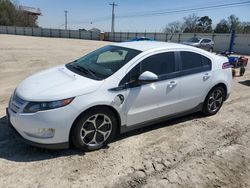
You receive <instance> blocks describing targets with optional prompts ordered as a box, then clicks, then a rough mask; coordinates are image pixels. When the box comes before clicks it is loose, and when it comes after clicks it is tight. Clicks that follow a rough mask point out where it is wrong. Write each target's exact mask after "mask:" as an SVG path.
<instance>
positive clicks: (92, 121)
mask: <svg viewBox="0 0 250 188" xmlns="http://www.w3.org/2000/svg"><path fill="white" fill-rule="evenodd" d="M111 131H112V122H111V119H110V118H109V117H108V116H107V115H105V114H95V115H93V116H91V117H89V118H88V119H87V120H86V121H85V122H84V123H83V124H82V128H81V131H80V138H81V140H82V141H83V142H84V144H86V145H87V146H92V147H95V146H99V145H101V144H102V143H104V142H105V141H106V140H107V139H108V137H109V136H110V133H111Z"/></svg>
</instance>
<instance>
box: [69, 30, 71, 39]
mask: <svg viewBox="0 0 250 188" xmlns="http://www.w3.org/2000/svg"><path fill="white" fill-rule="evenodd" d="M70 36H71V30H69V38H70Z"/></svg>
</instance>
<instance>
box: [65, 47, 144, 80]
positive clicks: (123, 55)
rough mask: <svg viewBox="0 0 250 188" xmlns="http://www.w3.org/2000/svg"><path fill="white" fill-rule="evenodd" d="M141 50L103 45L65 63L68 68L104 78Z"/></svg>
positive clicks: (92, 76) (93, 76) (89, 75)
mask: <svg viewBox="0 0 250 188" xmlns="http://www.w3.org/2000/svg"><path fill="white" fill-rule="evenodd" d="M139 53H141V51H139V50H135V49H130V48H124V47H120V46H112V45H110V46H105V47H102V48H99V49H97V50H95V51H93V52H91V53H89V54H87V55H85V56H83V57H81V58H80V59H77V60H75V61H74V62H72V63H69V64H67V65H66V67H67V68H69V69H70V70H72V71H74V72H76V73H81V75H83V76H85V75H86V76H88V77H91V78H95V79H96V78H98V79H105V78H107V77H109V76H110V75H112V74H114V73H115V72H116V71H117V70H119V69H120V68H121V67H122V66H124V65H125V64H126V63H127V62H129V61H130V60H131V59H133V58H134V57H135V56H137V55H138V54H139Z"/></svg>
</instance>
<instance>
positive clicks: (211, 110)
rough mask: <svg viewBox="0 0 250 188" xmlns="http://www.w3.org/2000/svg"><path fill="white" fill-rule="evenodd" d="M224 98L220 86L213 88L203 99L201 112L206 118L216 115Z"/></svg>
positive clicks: (223, 91) (222, 89) (223, 92)
mask: <svg viewBox="0 0 250 188" xmlns="http://www.w3.org/2000/svg"><path fill="white" fill-rule="evenodd" d="M224 97H225V90H224V88H223V87H221V86H216V87H214V88H213V89H212V90H211V91H210V92H209V93H208V95H207V97H206V99H205V102H204V104H203V110H202V112H203V113H204V114H205V115H208V116H210V115H214V114H216V113H217V112H218V111H219V110H220V108H221V106H222V104H223V102H224Z"/></svg>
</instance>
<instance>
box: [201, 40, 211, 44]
mask: <svg viewBox="0 0 250 188" xmlns="http://www.w3.org/2000/svg"><path fill="white" fill-rule="evenodd" d="M209 42H211V41H210V40H209V39H203V40H202V43H209Z"/></svg>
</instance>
